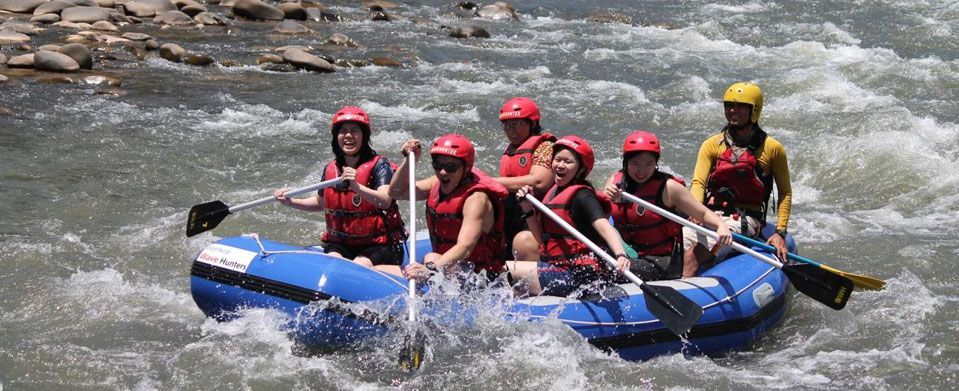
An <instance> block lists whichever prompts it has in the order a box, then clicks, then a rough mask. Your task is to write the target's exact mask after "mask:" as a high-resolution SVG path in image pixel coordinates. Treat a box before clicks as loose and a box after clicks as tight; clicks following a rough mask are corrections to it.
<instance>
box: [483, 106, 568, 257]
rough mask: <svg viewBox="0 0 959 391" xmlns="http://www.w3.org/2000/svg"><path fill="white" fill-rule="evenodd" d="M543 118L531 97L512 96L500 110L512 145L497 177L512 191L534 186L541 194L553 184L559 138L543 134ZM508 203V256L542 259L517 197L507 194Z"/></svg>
mask: <svg viewBox="0 0 959 391" xmlns="http://www.w3.org/2000/svg"><path fill="white" fill-rule="evenodd" d="M539 119H540V114H539V106H537V105H536V102H533V100H532V99H530V98H524V97H518V98H513V99H510V100H508V101H506V103H504V104H503V107H502V108H501V109H500V111H499V120H500V122H501V123H502V124H503V133H504V134H505V135H506V138H507V139H508V140H509V144H508V145H507V146H506V150H505V151H503V155H502V156H501V157H500V163H499V178H496V180H497V181H499V183H500V184H502V185H503V186H505V187H506V189H507V190H509V192H510V194H516V191H518V190H519V189H520V188H522V187H523V186H527V185H529V186H532V187H533V193H534V194H536V195H537V196H540V195H542V194H543V193H545V192H546V190H547V189H549V188H550V187H551V186H553V173H552V172H551V171H550V161H551V160H552V158H553V147H552V146H553V142H554V141H556V137H554V136H553V135H552V134H550V133H543V131H542V127H541V126H540V124H539ZM504 205H505V207H506V234H505V235H506V239H507V241H506V254H504V255H505V256H507V257H508V258H512V259H516V260H520V261H535V260H537V259H539V247H538V245H537V242H536V239H535V238H534V237H533V235H532V234H531V233H530V231H529V230H528V229H527V228H526V222H525V221H523V219H522V218H520V215H521V211H520V208H519V204H518V203H517V201H516V199H515V198H514V197H507V198H506V200H505V201H504Z"/></svg>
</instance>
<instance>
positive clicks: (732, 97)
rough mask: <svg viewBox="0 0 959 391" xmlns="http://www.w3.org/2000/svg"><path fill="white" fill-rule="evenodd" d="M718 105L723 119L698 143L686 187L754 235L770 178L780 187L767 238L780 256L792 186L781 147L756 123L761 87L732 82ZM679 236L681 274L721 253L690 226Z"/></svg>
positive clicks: (733, 226) (733, 224) (782, 256)
mask: <svg viewBox="0 0 959 391" xmlns="http://www.w3.org/2000/svg"><path fill="white" fill-rule="evenodd" d="M723 108H724V112H725V115H726V121H727V122H728V124H727V125H726V127H724V128H723V130H722V131H721V132H719V134H717V135H714V136H712V137H710V138H708V139H707V140H706V141H705V142H703V145H702V146H701V147H700V149H699V156H698V157H697V158H696V168H695V170H694V171H693V184H692V188H691V189H690V191H691V192H692V194H693V197H695V198H696V200H698V201H700V202H703V203H705V204H706V207H707V208H709V209H711V210H713V211H715V212H716V213H717V214H719V215H720V216H722V218H723V220H725V221H726V223H727V224H728V225H729V227H730V228H731V229H732V230H733V231H735V232H739V233H742V234H743V235H747V236H752V237H757V238H759V237H762V232H761V230H762V228H763V226H764V225H765V224H766V211H767V209H768V206H769V196H770V193H771V192H772V187H773V182H775V184H776V188H777V189H778V191H779V193H778V194H779V202H778V204H776V214H777V221H776V231H775V233H773V234H772V235H770V236H769V238H768V239H767V241H766V242H767V243H769V244H770V245H772V246H773V247H776V253H777V255H778V256H779V258H780V259H783V260H785V259H786V254H788V253H787V251H786V235H787V232H786V227H787V225H788V223H789V212H790V209H791V208H792V186H791V184H790V180H789V165H788V163H787V160H786V149H785V148H783V145H782V144H781V143H780V142H779V141H777V140H776V139H774V138H772V137H771V136H769V135H768V134H766V132H765V131H763V130H762V128H760V127H759V114H760V113H761V112H762V109H763V93H762V90H760V89H759V86H758V85H756V84H753V83H749V82H740V83H734V84H733V85H731V86H729V88H727V89H726V92H725V94H723ZM683 241H684V246H685V247H686V254H685V265H684V268H683V276H692V275H695V273H696V271H697V270H698V269H699V266H700V265H701V264H702V263H704V262H708V261H711V260H712V259H714V258H716V259H721V258H722V257H723V256H724V255H725V254H723V253H722V252H720V250H719V249H717V248H716V246H714V245H713V241H712V240H710V239H709V238H707V237H706V236H705V235H702V234H699V233H697V232H695V231H693V230H691V229H688V228H686V229H683ZM723 250H724V251H728V249H725V248H724V249H723Z"/></svg>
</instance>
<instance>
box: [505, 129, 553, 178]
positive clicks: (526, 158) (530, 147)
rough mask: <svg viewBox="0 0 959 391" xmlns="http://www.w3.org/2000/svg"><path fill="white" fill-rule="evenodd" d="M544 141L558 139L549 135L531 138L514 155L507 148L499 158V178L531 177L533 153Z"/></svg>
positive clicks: (544, 134) (513, 152)
mask: <svg viewBox="0 0 959 391" xmlns="http://www.w3.org/2000/svg"><path fill="white" fill-rule="evenodd" d="M544 141H556V137H555V136H553V135H552V134H549V133H543V134H539V135H535V136H530V137H529V138H527V139H526V141H523V143H522V144H520V146H519V147H517V148H516V150H515V151H512V153H510V149H509V147H506V151H503V156H502V157H500V158H499V176H501V177H518V176H523V175H529V171H530V170H531V169H533V153H535V152H536V148H539V145H540V144H542V143H543V142H544Z"/></svg>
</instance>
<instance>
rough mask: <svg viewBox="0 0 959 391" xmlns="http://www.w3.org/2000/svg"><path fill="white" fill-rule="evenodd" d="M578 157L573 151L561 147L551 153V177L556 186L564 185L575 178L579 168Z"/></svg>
mask: <svg viewBox="0 0 959 391" xmlns="http://www.w3.org/2000/svg"><path fill="white" fill-rule="evenodd" d="M580 166H581V165H580V164H579V159H578V158H577V157H576V154H575V153H573V151H570V150H569V149H567V148H562V149H560V150H559V152H556V154H554V155H553V165H552V168H553V179H554V181H555V183H556V185H557V186H566V185H568V184H570V183H572V181H573V179H576V175H577V174H579V169H580Z"/></svg>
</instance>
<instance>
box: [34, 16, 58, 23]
mask: <svg viewBox="0 0 959 391" xmlns="http://www.w3.org/2000/svg"><path fill="white" fill-rule="evenodd" d="M59 21H60V15H57V14H43V15H36V16H34V17H32V18H30V22H33V23H40V24H51V23H56V22H59Z"/></svg>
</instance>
